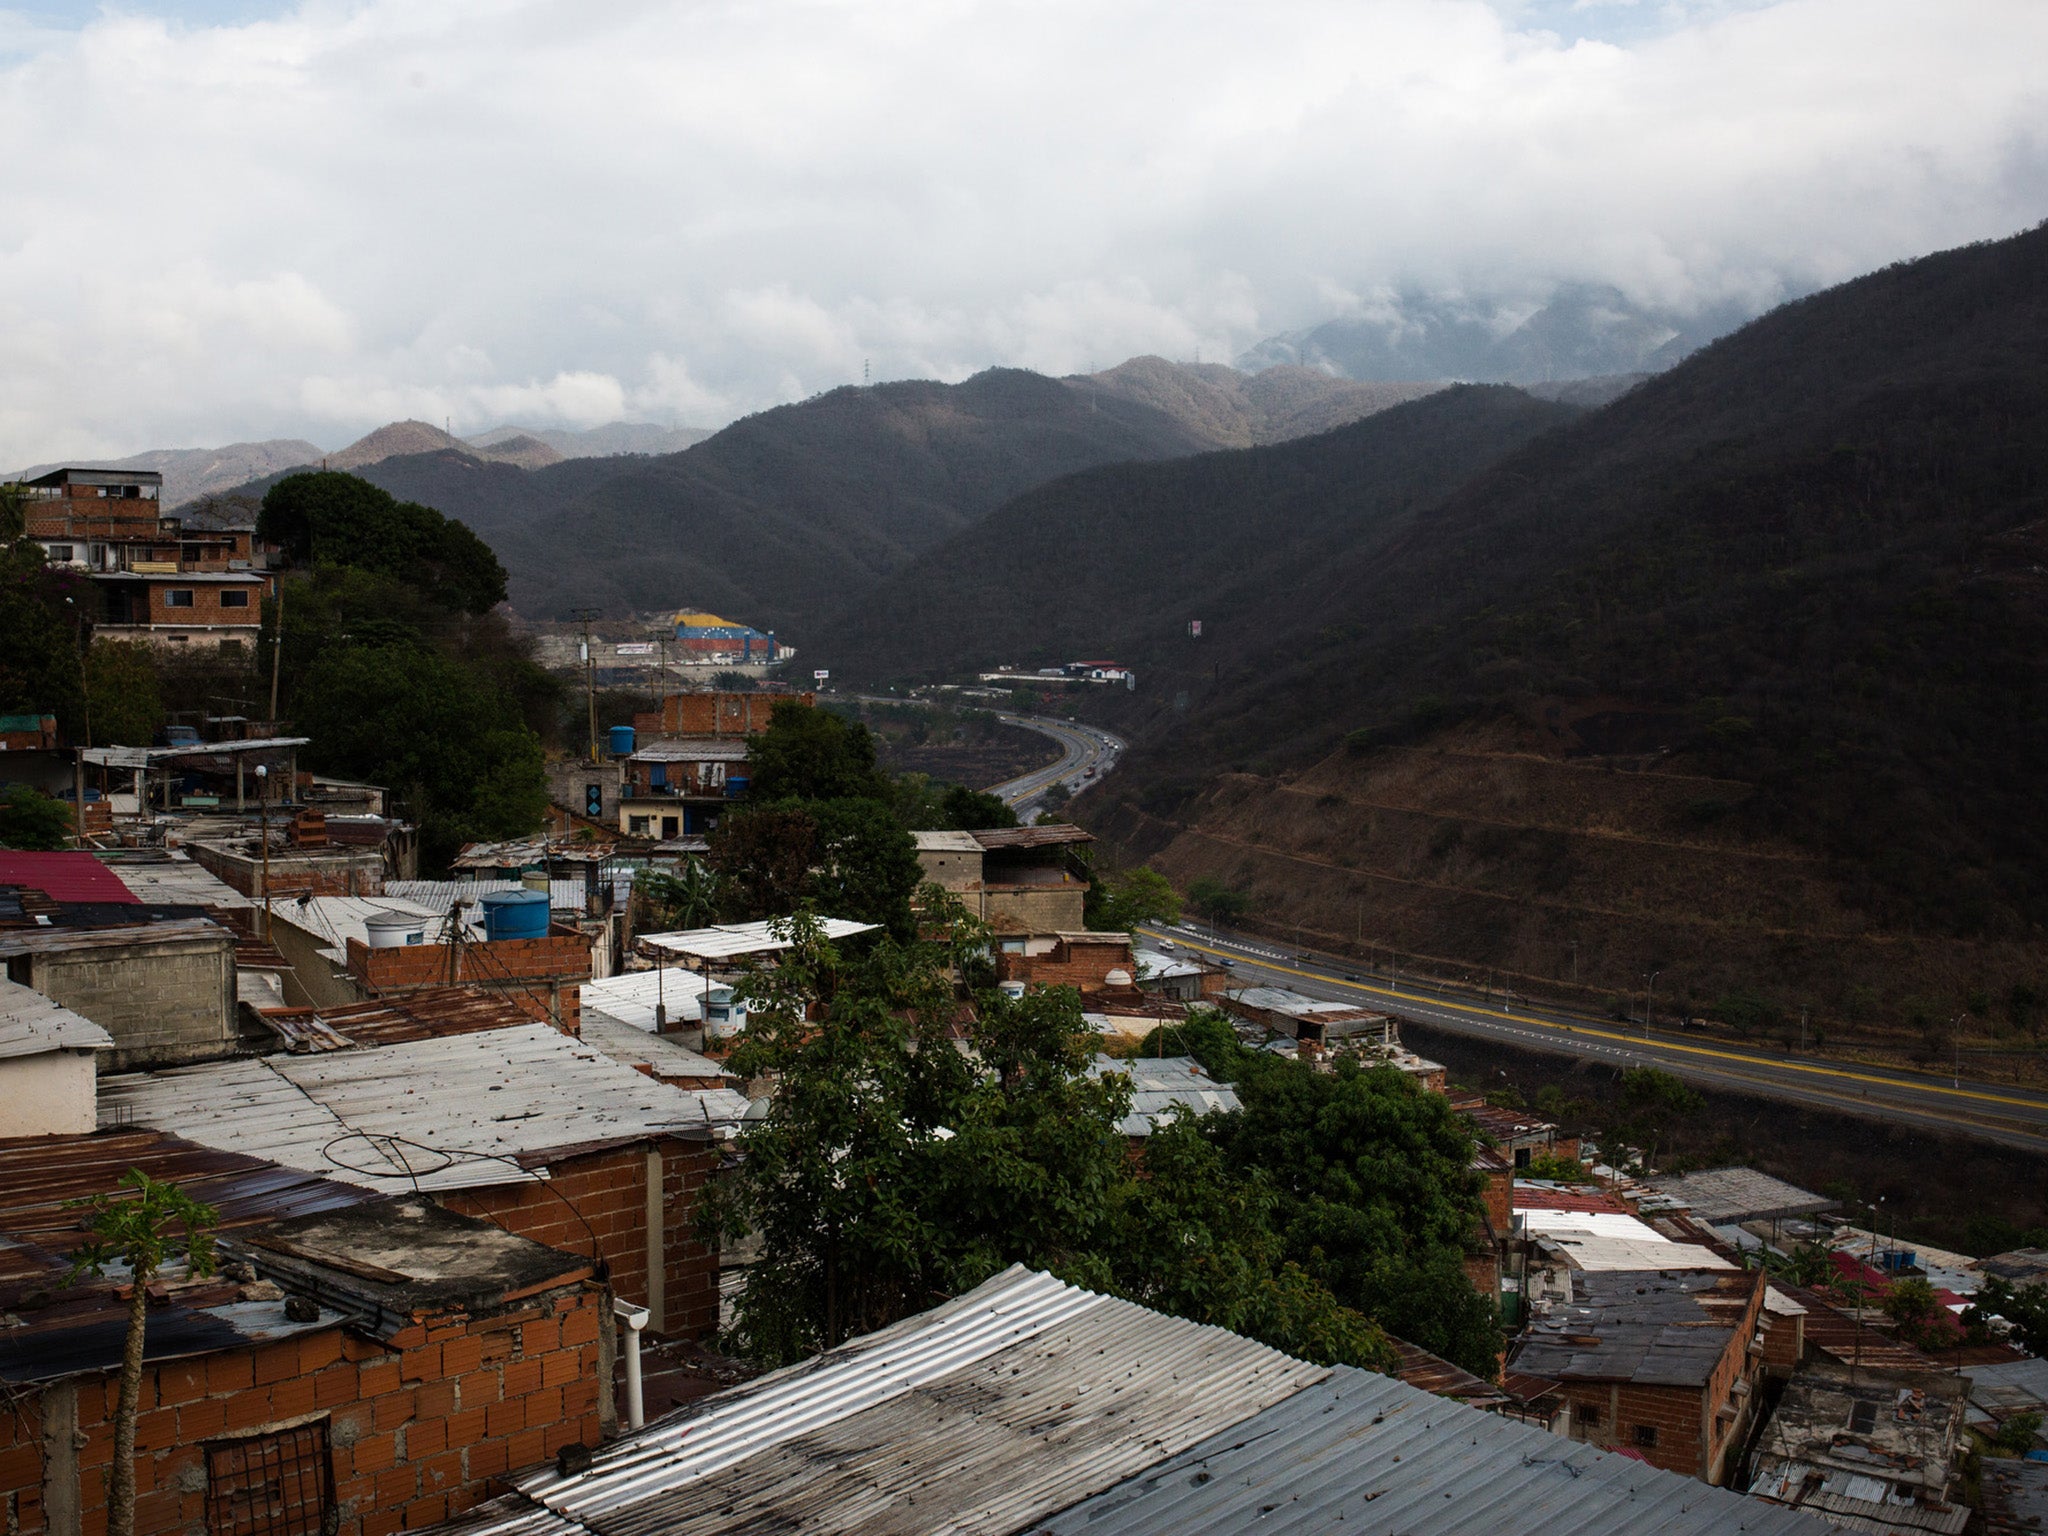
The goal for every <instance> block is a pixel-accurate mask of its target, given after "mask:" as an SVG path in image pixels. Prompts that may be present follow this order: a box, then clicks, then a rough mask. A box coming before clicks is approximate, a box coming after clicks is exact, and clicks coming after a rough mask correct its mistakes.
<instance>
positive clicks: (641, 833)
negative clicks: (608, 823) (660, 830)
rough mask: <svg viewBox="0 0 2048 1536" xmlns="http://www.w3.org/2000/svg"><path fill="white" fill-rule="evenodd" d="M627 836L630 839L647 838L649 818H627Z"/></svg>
mask: <svg viewBox="0 0 2048 1536" xmlns="http://www.w3.org/2000/svg"><path fill="white" fill-rule="evenodd" d="M626 834H627V835H628V836H629V837H645V836H646V835H647V818H646V817H645V816H628V817H627V818H626Z"/></svg>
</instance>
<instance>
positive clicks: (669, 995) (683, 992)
mask: <svg viewBox="0 0 2048 1536" xmlns="http://www.w3.org/2000/svg"><path fill="white" fill-rule="evenodd" d="M711 987H715V988H718V989H719V990H721V991H725V992H730V991H731V990H732V989H731V988H730V987H727V986H725V985H724V984H723V983H721V982H713V981H707V980H706V979H705V978H704V977H703V976H701V975H699V974H698V973H697V972H695V971H692V970H686V969H685V968H684V967H682V966H680V965H665V966H660V967H657V968H656V969H654V970H651V971H627V972H626V973H625V974H624V975H622V976H605V977H602V978H600V979H599V980H596V981H586V982H584V983H583V985H582V986H581V987H580V988H578V997H577V1005H578V1007H579V1008H580V1009H581V1010H582V1013H583V1017H585V1018H586V1019H587V1018H589V1017H590V1016H591V1015H592V1014H593V1013H601V1014H604V1015H605V1016H606V1017H608V1018H613V1019H616V1020H618V1021H619V1022H620V1023H621V1024H627V1025H631V1026H632V1027H633V1028H634V1029H644V1030H646V1031H647V1032H648V1033H650V1034H652V1033H653V1032H654V1023H655V1020H654V1010H655V1008H656V1007H657V1006H661V1007H665V1008H667V1010H668V1017H669V1021H670V1023H675V1022H678V1021H681V1020H690V1019H697V1020H701V1019H702V1018H703V1016H704V1009H703V1005H702V1003H700V1002H699V999H700V998H702V997H703V995H704V992H705V990H706V988H711Z"/></svg>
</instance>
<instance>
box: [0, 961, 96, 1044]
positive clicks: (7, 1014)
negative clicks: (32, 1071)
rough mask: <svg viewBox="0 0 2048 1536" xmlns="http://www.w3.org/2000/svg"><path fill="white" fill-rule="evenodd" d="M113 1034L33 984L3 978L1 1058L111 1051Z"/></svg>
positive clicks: (0, 1008)
mask: <svg viewBox="0 0 2048 1536" xmlns="http://www.w3.org/2000/svg"><path fill="white" fill-rule="evenodd" d="M113 1046H114V1037H113V1036H112V1035H110V1034H108V1033H107V1032H106V1031H105V1030H104V1029H101V1028H100V1027H99V1025H97V1024H95V1023H93V1021H92V1020H91V1019H88V1018H83V1017H81V1016H80V1015H78V1014H75V1013H73V1012H72V1011H71V1010H70V1009H69V1008H66V1007H65V1006H64V1005H63V1004H61V1003H56V1002H52V1001H51V1000H50V999H49V998H47V997H45V996H43V994H42V993H40V992H38V991H36V990H35V989H34V988H33V987H24V986H22V985H21V984H20V983H19V982H13V981H6V980H0V1058H4V1057H8V1056H40V1055H42V1054H43V1053H45V1052H46V1051H98V1050H112V1049H113Z"/></svg>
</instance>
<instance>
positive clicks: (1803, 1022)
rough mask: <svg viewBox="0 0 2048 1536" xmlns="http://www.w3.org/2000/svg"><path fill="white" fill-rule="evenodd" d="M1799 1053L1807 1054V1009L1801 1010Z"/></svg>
mask: <svg viewBox="0 0 2048 1536" xmlns="http://www.w3.org/2000/svg"><path fill="white" fill-rule="evenodd" d="M1799 1054H1800V1055H1802V1056H1804V1055H1805V1054H1806V1010H1805V1009H1804V1008H1802V1009H1800V1010H1799Z"/></svg>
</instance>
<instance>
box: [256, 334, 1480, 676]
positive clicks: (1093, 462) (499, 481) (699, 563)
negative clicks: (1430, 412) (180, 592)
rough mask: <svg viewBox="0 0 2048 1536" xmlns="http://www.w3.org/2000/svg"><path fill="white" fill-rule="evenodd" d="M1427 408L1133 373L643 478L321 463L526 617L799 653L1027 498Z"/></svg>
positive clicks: (895, 394) (991, 390) (1015, 374)
mask: <svg viewBox="0 0 2048 1536" xmlns="http://www.w3.org/2000/svg"><path fill="white" fill-rule="evenodd" d="M1439 388H1441V385H1439V384H1437V383H1435V382H1433V381H1422V382H1416V381H1405V382H1393V383H1359V382H1355V381H1352V380H1346V379H1339V378H1336V377H1334V376H1332V375H1330V374H1328V373H1325V372H1322V371H1320V370H1315V369H1303V368H1276V369H1272V370H1268V371H1267V372H1266V373H1263V374H1259V375H1256V376H1248V375H1245V374H1243V373H1240V372H1238V371H1237V370H1234V369H1230V368H1226V367H1222V366H1219V365H1210V366H1207V367H1200V366H1190V365H1185V364H1177V363H1171V362H1168V361H1166V360H1165V359H1162V358H1156V357H1142V358H1134V359H1132V360H1131V361H1129V362H1127V363H1124V364H1122V365H1120V366H1119V367H1116V368H1113V369H1109V370H1107V371H1105V372H1102V373H1096V374H1084V375H1075V376H1072V377H1069V378H1064V379H1052V378H1047V377H1045V376H1043V375H1040V374H1035V373H1029V372H1025V371H1023V370H1020V369H991V370H989V371H988V372H985V373H982V374H978V375H976V376H975V377H973V378H971V379H968V380H965V381H964V382H962V383H959V384H951V385H949V384H940V383H936V382H932V381H929V380H923V381H908V382H901V383H889V384H878V385H874V386H871V387H863V388H854V387H851V386H849V387H846V388H843V389H837V390H833V391H831V392H829V393H827V394H824V395H820V396H817V397H814V398H813V399H810V400H806V401H803V402H801V403H800V404H795V405H788V406H781V407H777V408H776V409H773V410H769V411H763V412H760V413H758V414H756V415H753V416H749V417H746V418H743V419H742V420H740V421H737V422H735V423H733V425H731V426H730V427H727V428H726V429H725V430H723V431H721V432H718V433H716V434H714V435H712V436H711V437H709V438H707V439H705V440H704V441H702V442H700V443H698V444H696V445H694V446H692V447H690V448H689V449H687V450H686V451H684V452H680V453H673V454H666V455H658V456H652V457H646V458H632V459H618V458H605V459H600V458H578V459H569V460H563V461H559V462H553V463H548V462H537V460H538V458H539V454H541V453H545V452H547V451H549V445H548V444H547V443H545V442H541V441H539V439H538V435H536V434H518V435H517V436H515V437H514V438H512V439H509V440H508V439H506V438H504V437H502V436H500V435H498V434H491V435H492V436H493V437H494V438H496V441H495V442H494V444H493V445H491V446H489V447H487V448H484V449H479V448H478V447H476V446H475V445H474V444H472V443H467V442H462V441H459V440H457V439H454V438H451V437H449V436H448V435H447V434H446V433H443V432H441V431H440V430H439V429H437V428H434V427H432V426H429V425H428V424H427V423H424V422H403V423H396V424H394V425H393V426H390V427H386V428H383V429H380V431H378V432H376V433H372V434H371V435H370V437H368V438H366V439H364V440H363V442H362V443H361V444H358V445H356V447H355V448H353V449H351V450H347V451H345V452H344V453H343V454H339V455H333V456H330V457H329V459H328V463H329V465H330V466H331V467H335V468H346V469H350V470H351V471H352V472H354V473H357V474H360V475H361V476H363V478H365V479H367V480H370V481H372V482H374V483H375V484H377V485H380V486H382V487H383V488H384V489H386V490H388V491H390V492H391V493H392V494H393V495H396V496H400V497H402V498H404V499H406V500H410V501H418V502H422V503H424V504H426V505H428V506H431V507H434V508H436V509H437V510H439V511H441V512H443V513H445V514H447V515H448V516H451V517H457V518H460V519H461V520H462V521H464V522H465V523H467V524H469V526H470V527H471V528H473V529H474V530H475V531H476V532H477V533H478V534H480V535H481V536H482V537H483V538H485V539H486V540H488V541H489V542H490V544H491V545H492V547H493V548H495V549H496V550H497V551H498V554H499V557H500V558H501V559H502V560H503V561H504V562H505V565H506V568H507V571H508V572H509V574H510V586H511V599H512V604H513V606H514V608H515V609H516V610H518V611H519V612H520V613H521V614H523V615H525V616H527V617H529V618H534V619H558V618H564V617H567V616H569V615H571V614H573V613H574V612H575V611H576V610H577V609H579V608H584V607H591V608H597V609H600V610H602V611H605V612H607V613H612V614H623V613H628V612H636V611H659V610H662V609H674V608H678V607H684V606H694V607H700V608H708V609H712V610H714V611H716V612H719V613H722V614H725V615H726V616H728V617H730V618H734V619H739V620H743V621H745V622H748V623H752V624H758V625H761V626H763V627H769V628H776V629H778V630H780V631H782V632H783V633H785V634H786V635H788V637H789V638H790V639H791V640H792V641H793V642H794V643H796V644H798V645H800V646H801V645H804V644H806V643H807V641H808V636H809V634H810V633H812V632H814V631H815V628H816V626H817V625H819V624H820V623H821V622H822V620H823V619H824V617H825V616H826V615H828V614H832V613H835V612H837V611H839V610H841V609H843V608H847V607H850V606H854V605H857V604H858V603H860V602H861V601H862V600H863V598H864V595H865V593H866V592H867V590H868V588H869V586H870V585H871V584H872V583H873V582H875V581H878V580H881V579H882V578H884V577H886V576H887V575H889V574H890V573H891V572H893V571H895V570H896V569H898V568H899V567H900V566H902V565H903V564H905V563H906V562H907V561H909V560H911V559H913V558H914V557H915V556H916V555H918V554H919V553H921V552H922V551H924V550H926V549H928V548H930V547H932V546H933V545H935V544H938V543H940V542H941V541H943V540H945V539H947V538H949V537H950V536H952V535H954V534H956V533H958V532H960V531H961V530H963V529H965V528H967V527H969V526H970V525H972V524H973V523H975V522H976V521H978V520H979V519H981V518H982V517H984V516H986V515H987V514H988V513H990V512H992V511H993V510H994V509H995V508H997V507H998V506H1001V505H1002V504H1003V503H1005V502H1007V501H1009V500H1011V499H1012V498H1014V497H1016V496H1018V495H1020V494H1022V493H1024V492H1026V491H1028V490H1030V489H1031V488H1033V487H1034V486H1038V485H1041V484H1044V483H1045V482H1047V481H1049V480H1055V479H1058V478H1059V477H1061V476H1063V475H1066V474H1070V473H1072V472H1074V471H1076V470H1082V469H1087V468H1092V467H1094V466H1097V465H1102V464H1111V463H1120V462H1128V461H1145V460H1158V459H1170V458H1180V457H1186V456H1188V455H1191V454H1197V453H1201V452H1204V451H1206V450H1210V449H1214V448H1218V447H1225V446H1236V445H1245V444H1252V443H1265V442H1273V441H1278V440H1281V439H1285V438H1290V437H1297V436H1300V435H1303V434H1305V433H1315V432H1319V431H1322V430H1325V429H1327V428H1330V427H1334V426H1337V425H1340V424H1343V423H1346V422H1350V421H1355V420H1358V419H1361V418H1364V417H1367V416H1370V415H1372V414H1374V413H1376V412H1378V411H1381V410H1384V409H1386V408H1388V407H1389V406H1392V405H1395V404H1397V403H1400V402H1402V401H1405V400H1410V399H1414V398H1417V397H1420V396H1422V395H1426V394H1428V393H1430V392H1432V391H1435V390H1437V389H1439ZM521 438H525V439H529V440H530V441H524V442H522V441H521V440H520V439H521ZM271 478H274V477H271ZM268 483H269V479H265V480H258V481H254V482H252V483H250V484H248V485H246V486H243V487H241V488H240V489H241V490H243V491H244V492H246V493H248V494H257V495H260V494H261V492H262V491H263V490H264V489H265V488H266V487H267V484H268Z"/></svg>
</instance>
